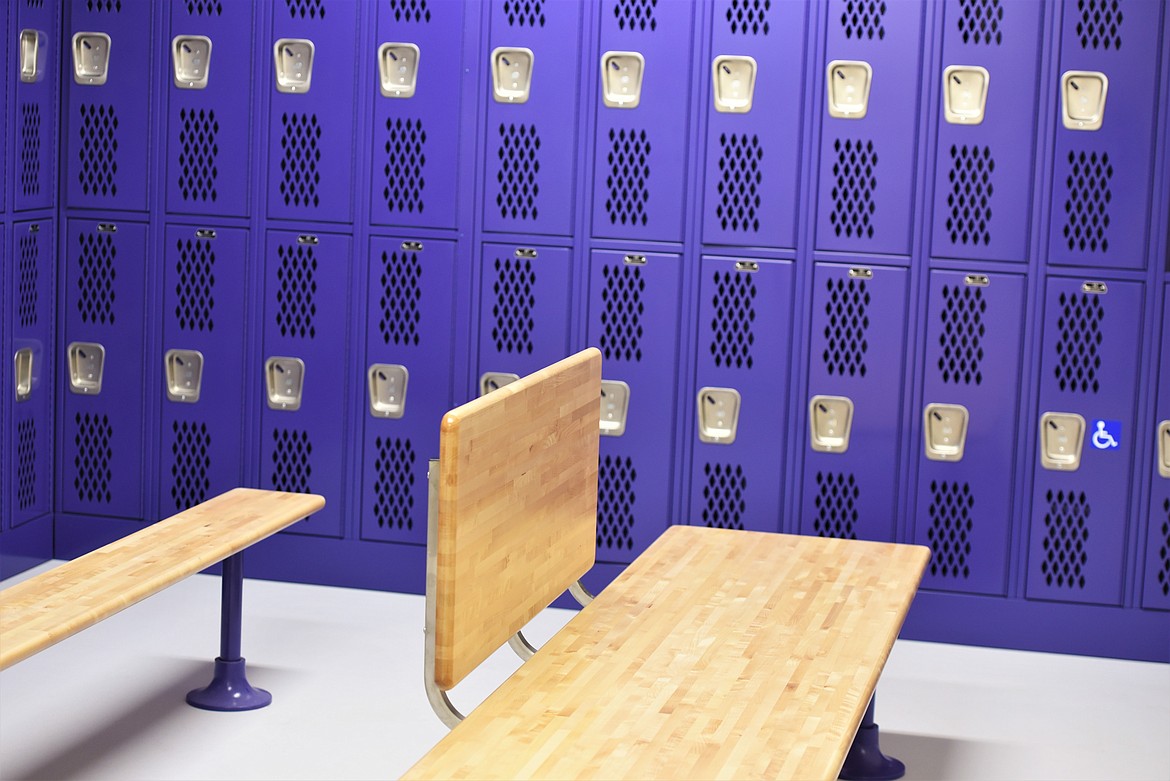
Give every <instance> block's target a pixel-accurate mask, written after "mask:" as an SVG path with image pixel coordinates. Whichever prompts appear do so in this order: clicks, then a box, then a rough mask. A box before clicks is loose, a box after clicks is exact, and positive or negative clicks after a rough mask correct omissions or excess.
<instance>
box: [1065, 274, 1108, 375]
mask: <svg viewBox="0 0 1170 781" xmlns="http://www.w3.org/2000/svg"><path fill="white" fill-rule="evenodd" d="M1059 303H1060V315H1059V316H1058V317H1057V318H1056V328H1057V330H1058V331H1059V336H1058V337H1057V341H1056V368H1055V369H1054V370H1053V371H1054V372H1055V374H1056V383H1057V386H1058V387H1059V388H1060V389H1061V390H1062V391H1068V392H1069V393H1097V392H1098V391H1099V390H1101V382H1100V380H1099V379H1098V374H1099V372H1100V370H1101V343H1102V342H1103V341H1104V340H1105V334H1104V331H1103V329H1102V327H1101V322H1102V321H1103V320H1104V319H1105V305H1104V304H1102V303H1101V296H1099V295H1093V294H1088V293H1085V294H1081V293H1071V294H1066V293H1061V294H1060V299H1059Z"/></svg>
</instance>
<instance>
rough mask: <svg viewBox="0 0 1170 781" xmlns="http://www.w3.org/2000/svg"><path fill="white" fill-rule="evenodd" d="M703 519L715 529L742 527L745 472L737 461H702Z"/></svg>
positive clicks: (745, 507) (745, 496) (745, 492)
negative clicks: (734, 462)
mask: <svg viewBox="0 0 1170 781" xmlns="http://www.w3.org/2000/svg"><path fill="white" fill-rule="evenodd" d="M703 475H704V476H705V477H706V478H707V484H706V485H705V486H704V487H703V523H704V524H705V525H707V526H709V527H713V528H716V529H741V530H742V529H743V516H744V513H746V512H747V476H746V475H745V474H744V473H743V467H742V466H740V465H739V464H703Z"/></svg>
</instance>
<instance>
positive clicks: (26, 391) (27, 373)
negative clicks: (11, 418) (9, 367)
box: [14, 347, 33, 401]
mask: <svg viewBox="0 0 1170 781" xmlns="http://www.w3.org/2000/svg"><path fill="white" fill-rule="evenodd" d="M14 360H15V363H16V400H17V401H28V399H29V397H30V396H32V382H33V351H32V348H31V347H22V348H21V349H19V350H17V351H16V355H15V356H14Z"/></svg>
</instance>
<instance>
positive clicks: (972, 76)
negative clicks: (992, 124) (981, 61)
mask: <svg viewBox="0 0 1170 781" xmlns="http://www.w3.org/2000/svg"><path fill="white" fill-rule="evenodd" d="M990 81H991V75H990V74H989V73H988V72H987V68H983V67H981V66H979V65H951V66H948V67H947V69H946V70H944V71H943V118H944V119H945V120H946V121H947V122H949V123H951V124H952V125H978V124H981V123H982V122H983V112H984V110H985V109H986V107H987V85H988V83H989V82H990Z"/></svg>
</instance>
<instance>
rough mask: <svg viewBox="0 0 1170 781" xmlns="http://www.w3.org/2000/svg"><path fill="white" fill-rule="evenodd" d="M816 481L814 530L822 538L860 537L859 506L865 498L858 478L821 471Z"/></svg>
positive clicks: (850, 538)
mask: <svg viewBox="0 0 1170 781" xmlns="http://www.w3.org/2000/svg"><path fill="white" fill-rule="evenodd" d="M816 483H817V495H816V498H815V499H814V500H813V506H814V507H815V508H816V517H815V518H814V519H813V531H815V532H816V534H817V536H818V537H834V538H837V539H841V540H856V539H857V521H858V519H859V518H860V513H859V512H858V510H857V507H858V505H859V504H860V499H861V488H860V487H859V486H858V485H857V480H856V478H854V477H853V475H851V474H846V473H837V472H817V475H816Z"/></svg>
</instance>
